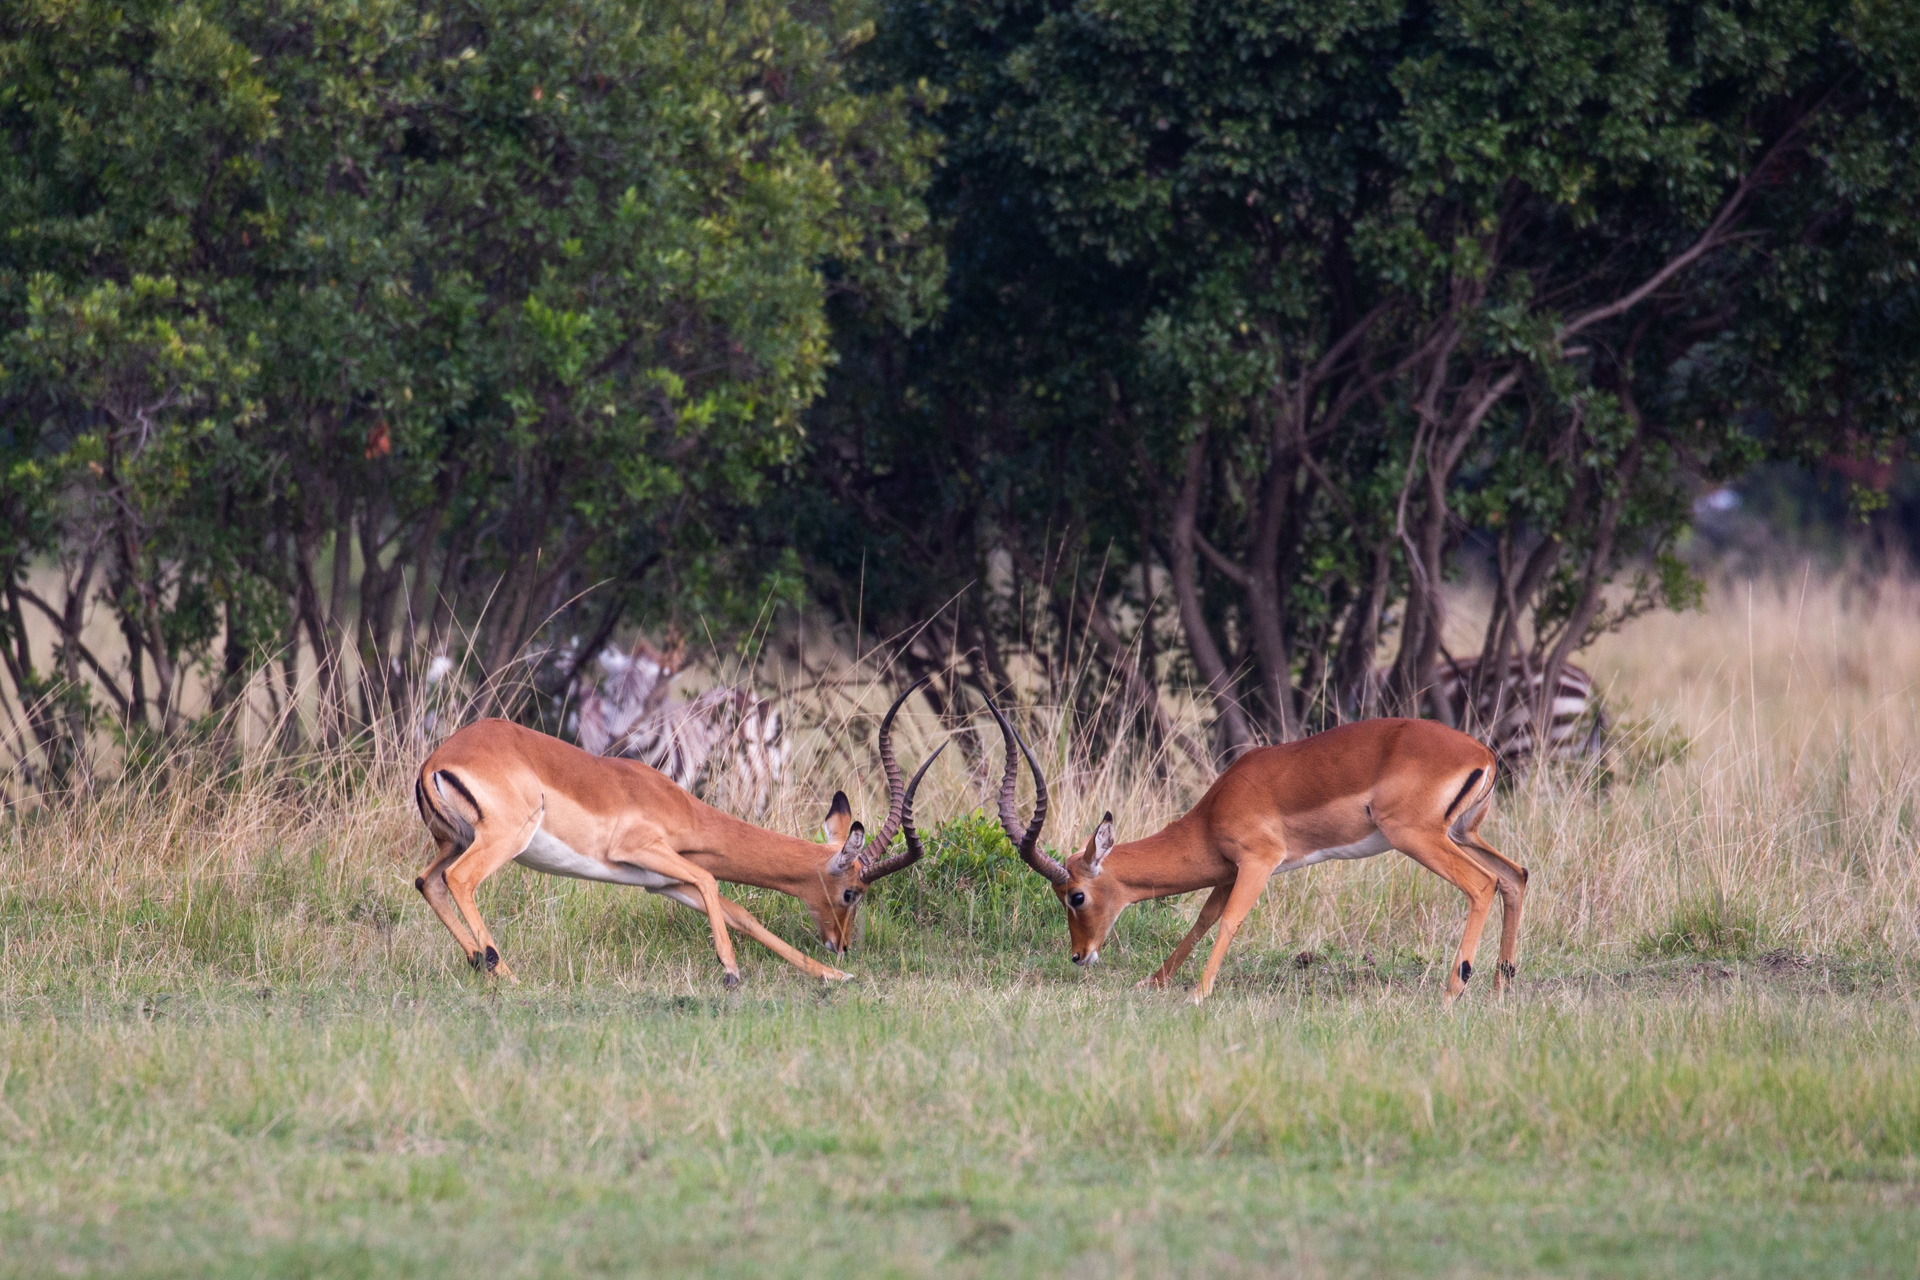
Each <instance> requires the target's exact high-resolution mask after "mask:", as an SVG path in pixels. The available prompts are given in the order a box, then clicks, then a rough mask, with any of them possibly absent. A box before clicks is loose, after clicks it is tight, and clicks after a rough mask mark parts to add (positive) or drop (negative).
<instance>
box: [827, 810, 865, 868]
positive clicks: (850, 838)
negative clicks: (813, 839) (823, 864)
mask: <svg viewBox="0 0 1920 1280" xmlns="http://www.w3.org/2000/svg"><path fill="white" fill-rule="evenodd" d="M866 847H867V829H866V828H865V827H863V826H861V825H860V824H859V823H857V822H856V823H854V824H853V830H851V831H849V832H847V842H846V843H845V844H843V845H841V846H840V852H838V853H836V854H834V855H833V857H831V858H829V859H827V874H828V875H830V876H843V875H845V874H847V872H848V871H849V870H850V869H852V868H853V867H855V866H858V865H859V863H860V851H861V850H862V849H864V848H866Z"/></svg>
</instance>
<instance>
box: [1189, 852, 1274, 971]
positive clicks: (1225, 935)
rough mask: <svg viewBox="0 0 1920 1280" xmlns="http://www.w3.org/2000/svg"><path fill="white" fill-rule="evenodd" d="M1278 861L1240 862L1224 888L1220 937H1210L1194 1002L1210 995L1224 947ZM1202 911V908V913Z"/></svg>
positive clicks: (1224, 957) (1226, 946)
mask: <svg viewBox="0 0 1920 1280" xmlns="http://www.w3.org/2000/svg"><path fill="white" fill-rule="evenodd" d="M1279 863H1280V859H1279V858H1278V857H1277V856H1276V857H1274V858H1272V859H1270V860H1263V861H1261V862H1257V863H1256V862H1251V861H1243V862H1241V863H1240V870H1239V873H1238V874H1237V875H1235V876H1234V879H1233V885H1232V887H1231V888H1230V889H1229V890H1228V891H1227V904H1226V906H1225V907H1224V908H1223V909H1222V910H1221V912H1220V936H1219V937H1217V938H1215V939H1214V940H1213V951H1212V952H1211V953H1210V954H1209V955H1208V956H1207V967H1206V969H1205V970H1204V971H1202V973H1201V974H1200V988H1199V990H1197V991H1195V992H1194V993H1193V1002H1194V1003H1195V1004H1198V1003H1200V1002H1201V1001H1202V1000H1205V999H1206V998H1207V997H1208V996H1210V995H1212V994H1213V981H1214V979H1215V978H1217V977H1219V976H1220V965H1221V963H1222V962H1223V961H1225V960H1226V958H1227V948H1228V947H1230V946H1232V945H1233V935H1234V934H1236V933H1238V932H1239V931H1240V925H1241V923H1242V922H1243V921H1244V920H1246V918H1247V915H1248V913H1249V912H1251V911H1252V910H1253V906H1254V904H1255V903H1256V902H1258V901H1260V893H1261V891H1262V890H1264V889H1265V888H1266V887H1267V880H1268V878H1269V877H1271V876H1272V875H1273V869H1274V867H1276V866H1278V865H1279ZM1215 892H1218V890H1216V891H1215ZM1205 910H1206V909H1205V908H1204V907H1203V908H1201V911H1202V914H1204V913H1205Z"/></svg>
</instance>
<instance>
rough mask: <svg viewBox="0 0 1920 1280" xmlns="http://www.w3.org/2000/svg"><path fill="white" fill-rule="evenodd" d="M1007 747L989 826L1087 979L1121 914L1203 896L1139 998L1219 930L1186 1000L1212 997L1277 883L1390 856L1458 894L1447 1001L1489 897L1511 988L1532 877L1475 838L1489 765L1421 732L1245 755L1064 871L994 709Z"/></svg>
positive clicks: (1461, 982) (1418, 728)
mask: <svg viewBox="0 0 1920 1280" xmlns="http://www.w3.org/2000/svg"><path fill="white" fill-rule="evenodd" d="M987 706H988V709H990V710H991V711H992V712H993V715H994V719H996V720H998V721H999V722H1000V731H1001V733H1002V734H1003V735H1004V737H1005V738H1006V750H1007V769H1006V775H1005V777H1004V778H1003V779H1002V781H1001V785H1000V824H1001V826H1002V827H1003V828H1005V830H1006V833H1007V838H1008V839H1009V840H1011V841H1013V842H1014V845H1015V846H1016V847H1017V848H1018V850H1019V853H1020V857H1021V860H1022V861H1024V862H1025V863H1026V864H1027V865H1028V866H1030V867H1032V868H1033V869H1034V870H1035V871H1037V872H1039V873H1040V874H1041V875H1042V876H1044V877H1046V879H1047V882H1048V883H1049V884H1051V885H1052V886H1053V891H1054V893H1056V894H1057V895H1059V898H1060V905H1061V906H1063V907H1065V908H1066V911H1067V931H1068V934H1069V937H1070V940H1071V946H1070V952H1071V955H1072V958H1073V962H1074V963H1075V964H1092V963H1093V962H1094V961H1096V960H1097V959H1099V957H1100V944H1101V943H1103V942H1105V941H1106V938H1107V932H1108V931H1109V930H1110V929H1112V928H1113V922H1114V920H1115V919H1117V918H1118V917H1119V915H1120V913H1121V912H1122V911H1124V910H1125V909H1126V908H1127V907H1128V906H1130V905H1131V904H1133V903H1135V902H1140V901H1142V900H1144V899H1147V898H1165V897H1169V896H1172V895H1174V894H1180V893H1191V892H1193V891H1194V890H1196V889H1207V890H1210V892H1209V893H1208V894H1207V900H1206V902H1205V903H1204V904H1203V905H1202V906H1201V908H1200V917H1199V919H1197V920H1195V921H1194V923H1193V928H1192V929H1190V930H1188V931H1187V936H1186V937H1184V938H1182V939H1181V940H1180V945H1179V946H1177V947H1175V948H1174V949H1173V954H1172V955H1170V956H1168V957H1167V961H1166V963H1165V964H1163V965H1161V966H1160V968H1159V969H1158V970H1157V971H1156V972H1155V973H1154V974H1153V976H1151V977H1149V978H1147V979H1145V980H1144V981H1142V982H1141V984H1140V985H1141V986H1154V987H1162V986H1165V985H1166V983H1167V980H1168V979H1169V978H1171V977H1172V976H1173V975H1174V974H1175V973H1176V972H1178V971H1179V969H1180V966H1181V965H1182V964H1184V963H1185V962H1186V959H1187V956H1188V955H1189V954H1190V953H1191V952H1192V951H1193V947H1194V944H1195V943H1197V942H1199V941H1200V939H1201V938H1203V937H1205V936H1206V934H1207V931H1208V930H1209V929H1211V928H1213V926H1214V925H1215V924H1216V923H1217V924H1219V926H1220V936H1219V937H1218V938H1217V939H1215V941H1214V944H1213V953H1212V954H1211V955H1210V956H1208V957H1207V967H1206V970H1205V972H1203V973H1202V974H1201V975H1200V986H1199V989H1198V990H1197V991H1196V992H1195V993H1194V1000H1195V1001H1196V1002H1197V1001H1200V1000H1204V999H1205V998H1206V997H1207V996H1208V994H1210V993H1211V992H1212V990H1213V984H1214V980H1215V979H1216V978H1217V977H1218V976H1219V974H1220V963H1221V961H1222V960H1224V959H1225V958H1226V954H1227V947H1228V946H1229V945H1231V944H1232V942H1233V935H1234V934H1235V933H1236V932H1237V931H1238V930H1239V928H1240V925H1241V923H1242V922H1243V921H1245V920H1246V918H1247V913H1248V912H1250V911H1252V910H1253V905H1254V903H1256V902H1258V901H1259V900H1260V891H1261V890H1262V889H1264V888H1265V887H1266V883H1267V880H1268V879H1269V878H1270V877H1271V876H1272V875H1273V874H1274V873H1275V872H1278V871H1292V870H1295V869H1297V868H1300V867H1310V866H1312V865H1313V864H1314V863H1316V862H1326V861H1328V860H1329V859H1335V858H1341V859H1347V858H1370V857H1372V856H1373V855H1374V854H1377V853H1385V852H1386V851H1387V850H1388V849H1398V850H1400V852H1402V853H1404V854H1406V855H1407V856H1408V857H1410V858H1412V859H1413V860H1414V861H1415V862H1417V863H1419V864H1420V865H1421V866H1423V867H1425V868H1426V869H1427V870H1429V871H1431V872H1433V873H1434V874H1435V875H1437V876H1439V877H1440V878H1441V879H1443V880H1445V881H1447V882H1448V883H1450V884H1452V885H1454V886H1455V887H1456V888H1458V889H1459V890H1460V892H1462V893H1464V894H1466V895H1467V903H1468V909H1467V928H1466V933H1465V935H1464V936H1463V937H1462V938H1461V939H1460V953H1459V955H1458V956H1457V957H1456V958H1455V961H1454V964H1453V967H1452V968H1451V969H1450V970H1449V971H1448V975H1447V1002H1448V1003H1449V1004H1451V1003H1452V1002H1453V1000H1454V998H1455V997H1456V996H1458V995H1459V994H1460V993H1461V992H1462V991H1464V990H1465V989H1466V985H1467V980H1468V979H1469V978H1470V977H1472V976H1473V956H1474V952H1475V951H1476V950H1477V949H1478V948H1479V945H1480V931H1481V930H1482V929H1483V928H1484V927H1485V926H1486V923H1487V915H1488V913H1489V912H1490V911H1491V910H1492V907H1493V899H1494V895H1495V894H1496V893H1498V894H1499V896H1500V903H1501V908H1500V925H1501V929H1500V963H1499V966H1498V967H1497V968H1496V970H1495V975H1496V976H1495V979H1494V988H1495V990H1505V989H1506V985H1507V981H1508V979H1510V978H1511V977H1512V976H1513V973H1514V967H1513V960H1514V947H1515V944H1516V943H1517V942H1518V940H1519V936H1520V907H1521V904H1522V901H1523V900H1524V899H1525V897H1526V887H1527V869H1526V868H1525V867H1523V866H1521V865H1520V864H1518V863H1516V862H1514V861H1512V860H1511V859H1509V858H1507V857H1506V856H1505V855H1504V854H1502V853H1500V852H1499V851H1498V850H1496V849H1495V848H1494V847H1493V846H1492V845H1490V844H1488V843H1487V842H1486V841H1485V840H1483V839H1482V838H1481V837H1480V823H1481V821H1482V820H1483V819H1485V817H1486V815H1487V809H1488V806H1489V803H1490V802H1491V800H1492V798H1493V781H1494V779H1493V766H1494V761H1493V753H1492V752H1491V751H1489V750H1487V748H1486V747H1484V746H1482V745H1481V744H1480V743H1478V742H1475V741H1474V740H1473V739H1472V738H1469V737H1468V736H1467V735H1466V734H1464V733H1460V732H1459V731H1457V730H1454V729H1449V728H1447V727H1446V726H1445V725H1441V724H1436V723H1434V722H1433V721H1431V720H1361V721H1358V722H1356V723H1353V724H1348V725H1342V726H1341V727H1339V728H1337V729H1329V730H1327V731H1326V732H1325V733H1321V734H1317V735H1315V736H1314V737H1311V738H1307V739H1304V740H1302V741H1300V742H1289V743H1286V744H1285V745H1283V746H1276V747H1263V748H1260V749H1259V750H1255V751H1249V752H1248V753H1247V754H1245V755H1243V756H1241V757H1240V759H1238V760H1236V761H1235V762H1234V763H1233V766H1232V767H1231V768H1229V769H1228V770H1227V771H1226V772H1225V773H1223V774H1221V775H1220V776H1219V777H1218V778H1217V779H1215V780H1214V784H1213V786H1211V787H1209V788H1208V789H1207V793H1206V794H1205V795H1204V796H1202V797H1201V798H1200V803H1199V804H1196V805H1195V806H1194V807H1193V809H1192V811H1191V812H1189V813H1188V814H1187V815H1186V816H1185V817H1183V818H1179V819H1176V820H1175V821H1174V822H1172V823H1170V824H1168V826H1167V827H1166V828H1165V829H1164V830H1162V831H1161V832H1159V833H1158V834H1157V835H1151V836H1148V837H1146V838H1145V839H1144V840H1131V841H1128V842H1126V843H1124V844H1116V843H1114V837H1113V815H1112V814H1111V813H1109V814H1107V815H1106V816H1105V817H1103V818H1101V820H1100V825H1099V826H1097V827H1095V828H1094V831H1093V835H1092V836H1091V837H1090V838H1089V839H1088V840H1087V844H1086V847H1085V848H1084V849H1082V850H1081V851H1080V852H1079V853H1077V854H1075V855H1073V856H1072V857H1071V858H1069V859H1068V860H1067V862H1066V864H1065V865H1064V866H1063V865H1061V864H1060V863H1058V862H1056V861H1054V859H1053V858H1051V857H1049V856H1048V855H1047V854H1046V852H1045V851H1044V850H1042V849H1041V848H1040V847H1039V839H1040V829H1041V827H1042V826H1043V825H1044V824H1045V822H1046V818H1047V783H1046V779H1045V778H1044V777H1042V776H1041V773H1040V766H1039V764H1038V762H1036V761H1035V760H1034V758H1033V752H1032V751H1030V750H1028V748H1027V744H1026V740H1025V739H1023V738H1021V737H1020V736H1019V734H1017V733H1016V732H1014V728H1013V725H1012V724H1010V723H1008V721H1007V718H1006V717H1005V716H1004V715H1002V714H1001V713H1000V709H999V708H998V707H996V706H994V705H993V703H992V702H991V701H989V702H988V703H987ZM1016 744H1018V747H1019V750H1020V754H1021V755H1023V756H1025V757H1026V760H1027V767H1028V768H1029V769H1031V770H1032V771H1033V783H1034V792H1035V799H1034V807H1033V820H1032V821H1031V822H1030V823H1029V824H1028V825H1027V828H1026V830H1025V831H1024V832H1023V831H1021V830H1020V828H1019V813H1018V810H1017V808H1016V807H1015V804H1014V794H1013V793H1014V784H1015V782H1016V780H1017V777H1018V769H1019V761H1018V757H1016V756H1015V755H1014V748H1015V745H1016Z"/></svg>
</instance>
